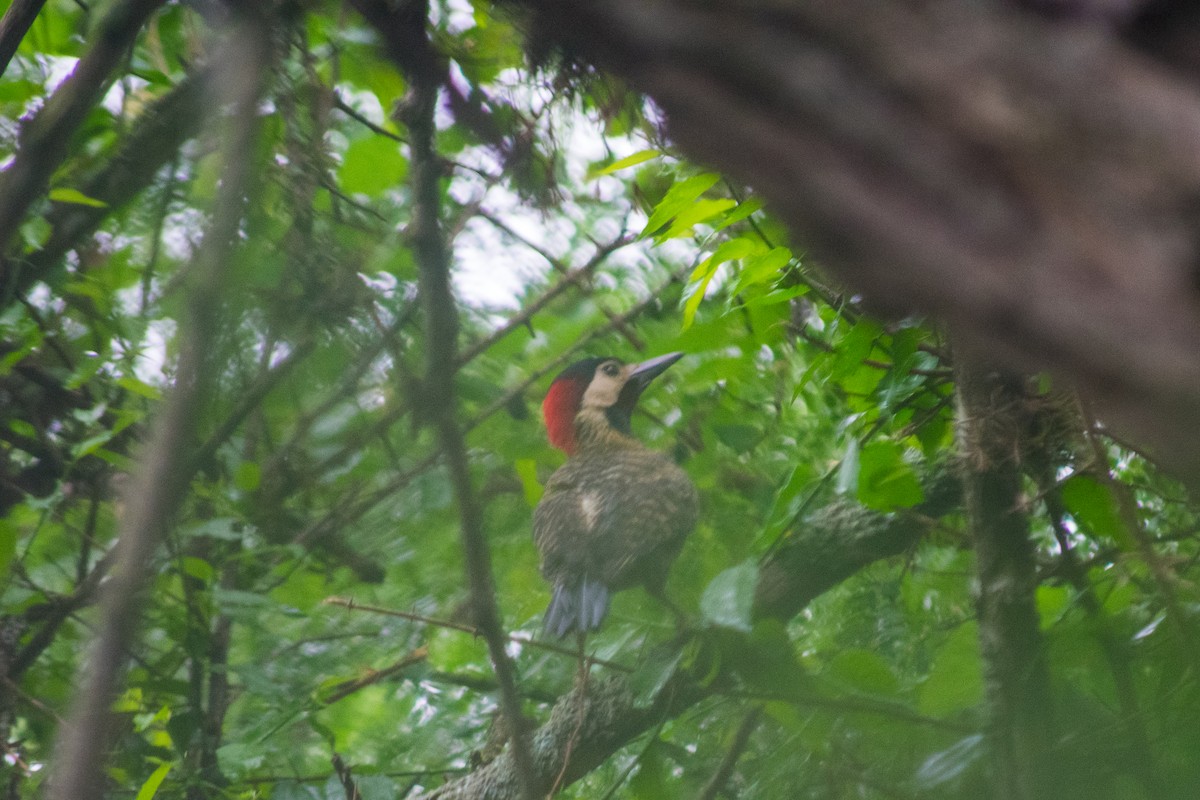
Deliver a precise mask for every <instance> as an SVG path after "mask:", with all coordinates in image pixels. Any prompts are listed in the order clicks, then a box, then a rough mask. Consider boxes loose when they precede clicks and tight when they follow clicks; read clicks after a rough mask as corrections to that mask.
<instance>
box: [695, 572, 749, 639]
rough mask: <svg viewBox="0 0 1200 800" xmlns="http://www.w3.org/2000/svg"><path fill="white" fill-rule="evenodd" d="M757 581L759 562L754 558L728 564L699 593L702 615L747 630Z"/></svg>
mask: <svg viewBox="0 0 1200 800" xmlns="http://www.w3.org/2000/svg"><path fill="white" fill-rule="evenodd" d="M757 584H758V564H756V563H755V562H754V561H753V560H748V561H745V562H743V563H741V564H739V565H738V566H736V567H730V568H729V569H727V570H725V571H724V572H722V573H721V574H719V575H717V577H715V578H713V579H712V582H710V583H709V584H708V586H707V587H706V588H705V589H704V594H703V595H702V596H701V597H700V615H701V617H702V618H703V619H704V621H705V622H706V623H708V624H709V625H714V626H716V627H720V628H732V629H733V630H735V631H743V632H747V633H748V632H749V631H750V629H751V625H750V614H751V611H752V610H753V607H754V588H755V586H757Z"/></svg>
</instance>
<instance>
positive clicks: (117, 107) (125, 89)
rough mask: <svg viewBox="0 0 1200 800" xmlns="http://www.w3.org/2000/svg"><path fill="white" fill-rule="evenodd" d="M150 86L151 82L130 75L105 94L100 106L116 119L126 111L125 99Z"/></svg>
mask: <svg viewBox="0 0 1200 800" xmlns="http://www.w3.org/2000/svg"><path fill="white" fill-rule="evenodd" d="M149 85H150V82H149V81H147V80H144V79H142V78H139V77H138V76H136V75H129V76H127V77H125V78H123V79H122V80H119V81H117V82H116V83H114V84H113V85H112V86H110V87H109V89H108V91H107V92H105V93H104V99H103V100H101V101H100V105H102V106H104V108H105V109H107V110H108V113H110V114H112V115H113V116H114V117H119V116H121V113H122V112H123V111H124V110H125V99H126V97H127V96H128V95H129V94H135V93H137V92H139V91H141V90H142V89H145V88H146V87H147V86H149Z"/></svg>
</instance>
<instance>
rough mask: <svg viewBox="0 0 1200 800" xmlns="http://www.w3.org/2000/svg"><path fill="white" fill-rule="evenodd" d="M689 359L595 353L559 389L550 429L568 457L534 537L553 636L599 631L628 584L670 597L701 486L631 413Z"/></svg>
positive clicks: (548, 402)
mask: <svg viewBox="0 0 1200 800" xmlns="http://www.w3.org/2000/svg"><path fill="white" fill-rule="evenodd" d="M682 357H683V353H670V354H668V355H665V356H659V357H658V358H652V359H650V360H649V361H643V362H641V363H638V364H625V363H622V362H621V361H620V360H618V359H615V358H586V359H584V360H582V361H578V362H576V363H575V364H572V365H571V366H569V367H567V368H566V369H565V370H563V371H562V372H561V373H560V374H559V375H558V377H556V378H555V379H554V382H553V383H552V384H551V385H550V390H549V392H547V394H546V399H545V401H544V402H543V403H542V411H543V413H544V414H545V417H546V430H547V433H548V435H549V439H550V443H551V444H552V445H554V446H555V447H557V448H558V449H560V450H562V451H563V452H565V453H566V454H567V456H568V458H567V462H566V463H565V464H564V465H563V466H562V467H560V468H559V469H558V470H556V471H555V472H554V474H553V475H551V476H550V480H549V481H547V482H546V490H545V493H544V494H543V496H542V499H541V502H539V503H538V505H537V508H536V509H535V510H534V514H533V541H534V543H535V544H536V545H537V549H538V553H539V554H540V555H541V571H542V576H543V577H545V578H546V580H547V581H548V582H549V583H550V584H551V586H552V587H553V596H552V598H551V600H550V606H549V608H547V609H546V617H545V629H546V632H547V633H548V634H550V635H552V636H556V637H559V638H561V637H563V636H565V635H566V634H568V633H570V632H571V631H576V632H577V633H578V634H581V635H582V634H586V633H587V632H588V631H592V630H595V629H597V628H599V627H600V623H601V622H603V621H604V617H605V615H606V614H607V613H608V604H609V599H610V596H611V594H612V593H613V592H617V591H620V590H621V589H626V588H629V587H632V586H638V585H642V586H644V587H645V588H646V590H647V591H648V592H650V593H651V594H652V595H654V596H656V597H659V598H661V599H663V600H664V601H666V598H665V597H664V595H663V587H664V585H665V584H666V580H667V572H668V571H669V570H670V568H671V563H672V562H673V561H674V560H675V557H676V556H677V555H679V551H680V549H681V548H682V547H683V541H684V539H685V538H687V535H688V534H689V533H691V531H692V528H693V527H695V525H696V488H695V487H694V486H693V485H692V482H691V480H689V479H688V476H687V474H686V473H685V472H684V471H683V470H682V469H680V468H679V466H678V465H676V464H675V462H674V461H672V460H671V459H669V458H668V457H666V456H665V455H663V454H662V453H659V452H656V451H654V450H650V449H649V448H647V447H646V446H644V445H643V444H642V443H641V442H639V441H638V440H637V439H635V438H634V437H633V434H632V432H631V430H630V419H631V416H632V414H633V409H634V406H635V405H636V404H637V401H638V398H639V397H640V396H641V394H642V392H643V391H644V390H645V388H646V386H647V385H649V383H650V382H651V381H652V380H654V378H656V377H657V376H658V375H660V374H662V372H663V371H664V370H665V369H666V368H667V367H669V366H671V365H672V364H674V363H675V362H676V361H678V360H679V359H680V358H682ZM668 605H670V604H669V602H668ZM672 610H674V606H672Z"/></svg>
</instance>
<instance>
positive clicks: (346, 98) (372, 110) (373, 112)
mask: <svg viewBox="0 0 1200 800" xmlns="http://www.w3.org/2000/svg"><path fill="white" fill-rule="evenodd" d="M337 93H338V96H339V97H341V98H342V102H344V103H345V104H346V105H348V106H350V108H352V109H354V110H355V112H357V113H358V114H359V116H361V117H363V118H364V119H367V120H370V121H371V122H373V123H374V124H376V125H378V126H379V127H381V128H382V127H383V124H384V123H385V122H387V115H386V114H385V113H384V111H383V104H382V103H380V102H379V97H378V95H376V94H375V93H374V92H372V91H371V90H369V89H358V88H357V87H355V86H352V85H350V84H348V83H340V84H338V88H337Z"/></svg>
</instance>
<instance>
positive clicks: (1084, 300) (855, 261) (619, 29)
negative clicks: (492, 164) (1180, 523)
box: [521, 0, 1200, 483]
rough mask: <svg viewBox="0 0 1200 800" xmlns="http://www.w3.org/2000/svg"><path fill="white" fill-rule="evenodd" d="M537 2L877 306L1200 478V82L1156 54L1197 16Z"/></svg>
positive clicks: (820, 3) (896, 1)
mask: <svg viewBox="0 0 1200 800" xmlns="http://www.w3.org/2000/svg"><path fill="white" fill-rule="evenodd" d="M521 5H522V6H524V7H525V8H527V9H528V10H530V11H531V12H532V13H531V18H532V21H533V30H534V37H535V46H541V47H543V48H545V47H547V46H554V47H558V48H560V49H562V50H564V51H565V52H566V53H567V54H568V55H569V56H570V57H573V58H579V59H585V60H589V61H592V62H594V63H596V64H598V65H599V66H601V67H603V68H605V69H607V70H610V71H612V72H614V73H617V74H619V75H621V76H623V77H625V78H626V79H628V80H629V81H630V82H631V83H632V84H633V85H634V86H636V87H637V88H638V89H641V90H643V91H645V92H647V93H648V94H649V95H650V96H651V97H652V98H653V99H654V100H655V102H656V103H657V104H658V105H659V107H660V108H662V109H663V110H664V111H665V112H666V114H667V118H668V122H669V127H670V133H671V136H672V138H673V140H674V141H676V142H677V143H678V144H679V145H680V146H681V147H682V148H683V149H684V150H685V151H687V152H688V153H689V154H690V155H692V156H693V157H695V158H697V159H699V160H701V161H704V162H707V163H710V164H713V165H714V166H716V167H718V168H720V169H722V170H723V171H725V172H727V173H728V174H730V175H733V176H735V177H737V178H739V179H740V180H743V181H745V182H747V183H749V184H750V185H752V186H753V187H754V188H755V189H757V190H758V191H759V192H761V193H762V194H763V195H764V196H765V197H766V198H767V199H768V200H769V201H770V203H771V205H772V207H773V208H774V210H775V212H776V213H777V214H778V215H780V216H781V217H782V219H783V220H784V221H785V222H786V223H787V224H788V225H789V226H790V227H791V229H792V231H793V232H794V234H795V235H796V239H797V241H798V242H799V243H800V244H802V245H803V246H804V247H805V248H806V249H809V250H810V251H811V252H813V253H814V254H816V255H817V256H818V257H819V258H820V259H821V260H822V263H823V264H824V265H826V266H827V267H828V268H829V269H830V270H831V271H832V272H834V273H835V274H836V275H838V276H839V277H840V278H842V279H843V280H845V281H846V282H847V283H848V284H849V285H850V286H852V287H853V288H854V290H855V291H858V292H861V293H862V294H863V295H864V296H865V297H866V298H867V300H868V301H869V302H870V303H871V304H873V306H874V307H875V308H877V309H880V310H882V311H884V312H889V313H907V312H909V311H912V310H919V311H921V312H925V313H930V314H933V315H936V316H937V317H938V318H940V319H942V320H946V321H948V322H949V323H951V325H952V327H953V328H954V329H955V330H956V332H957V333H958V335H959V340H960V343H963V344H964V345H967V346H969V347H970V348H971V349H972V350H975V351H977V352H987V353H989V354H991V355H992V356H995V357H999V358H1000V359H1001V360H1002V363H1006V364H1008V365H1010V366H1013V365H1015V366H1018V367H1020V368H1022V369H1029V368H1033V369H1041V368H1044V367H1050V368H1052V369H1054V370H1056V371H1057V373H1058V374H1059V375H1062V376H1066V377H1069V378H1070V379H1071V380H1072V381H1074V382H1076V383H1078V384H1079V385H1080V386H1081V387H1082V388H1083V389H1085V390H1086V391H1087V392H1088V393H1089V394H1091V395H1092V396H1094V397H1095V398H1096V400H1097V402H1099V403H1102V406H1103V413H1104V415H1105V417H1106V421H1108V422H1110V423H1119V424H1120V426H1121V427H1122V428H1123V429H1124V430H1125V431H1126V432H1127V433H1129V434H1132V435H1134V436H1135V437H1136V438H1137V439H1138V441H1139V442H1140V443H1141V444H1143V445H1145V446H1148V447H1149V448H1151V449H1152V450H1153V451H1154V452H1155V453H1156V454H1157V455H1158V456H1160V457H1161V458H1162V459H1163V460H1165V461H1167V462H1168V463H1169V464H1170V465H1172V466H1173V467H1174V468H1175V469H1176V471H1177V472H1179V473H1180V474H1182V475H1184V476H1185V477H1187V478H1188V479H1190V480H1191V481H1192V482H1193V483H1196V482H1197V481H1200V439H1198V438H1197V437H1194V436H1183V435H1180V433H1181V432H1184V431H1189V430H1190V429H1191V428H1192V426H1193V425H1194V421H1195V419H1197V418H1198V417H1200V355H1198V354H1200V290H1198V286H1197V285H1198V279H1197V271H1196V264H1197V262H1198V261H1200V237H1198V235H1197V231H1198V230H1200V226H1198V224H1197V223H1198V222H1200V218H1198V211H1200V205H1198V204H1197V198H1200V91H1198V88H1197V84H1196V82H1195V79H1194V78H1193V77H1192V75H1191V74H1189V73H1188V70H1190V69H1191V67H1189V66H1188V65H1187V63H1186V62H1184V63H1182V64H1180V62H1179V60H1178V59H1177V58H1176V57H1175V56H1174V55H1172V54H1171V53H1166V52H1165V51H1164V52H1163V53H1160V54H1157V55H1159V56H1160V59H1159V60H1157V61H1155V60H1152V59H1151V58H1147V52H1149V51H1150V50H1151V49H1152V47H1153V46H1155V45H1152V44H1150V42H1159V43H1162V42H1166V41H1170V40H1174V41H1178V40H1180V39H1185V40H1186V38H1187V35H1188V34H1189V31H1187V30H1182V29H1180V30H1174V31H1171V33H1172V36H1171V37H1163V36H1157V38H1156V37H1153V36H1150V34H1149V33H1147V32H1145V31H1141V30H1138V29H1135V30H1134V31H1132V32H1131V33H1130V36H1131V37H1132V36H1133V34H1134V33H1138V34H1144V35H1142V36H1141V39H1140V41H1141V42H1142V47H1143V49H1142V50H1141V51H1138V50H1135V49H1134V47H1133V46H1132V45H1130V44H1129V43H1127V42H1126V41H1123V40H1121V39H1120V38H1118V34H1117V32H1115V31H1114V30H1113V29H1112V28H1111V27H1107V26H1106V25H1105V24H1104V23H1103V22H1099V23H1098V22H1096V21H1095V20H1096V19H1101V20H1103V19H1105V18H1107V16H1108V15H1107V14H1105V13H1097V14H1093V15H1091V21H1090V22H1085V21H1082V20H1078V19H1072V18H1070V17H1067V18H1065V19H1064V18H1062V17H1060V18H1057V19H1051V18H1049V17H1042V16H1038V15H1037V14H1034V13H1031V12H1030V11H1029V10H1027V9H1025V8H1023V7H1022V5H1023V4H1021V3H1016V2H978V0H933V2H922V3H912V2H902V1H901V0H842V1H840V2H836V3H831V2H826V1H825V0H794V2H786V3H784V2H766V1H765V0H762V1H760V2H733V3H708V2H699V0H586V1H585V0H525V1H524V2H523V3H521ZM1027 5H1034V6H1036V5H1037V4H1032V3H1031V4H1027ZM1074 5H1075V6H1079V7H1088V6H1092V5H1095V4H1094V3H1093V4H1089V3H1076V4H1074ZM1126 5H1127V6H1128V7H1129V8H1136V6H1132V5H1128V4H1126ZM1104 7H1105V8H1107V5H1105V6H1104ZM1176 7H1179V8H1182V6H1180V4H1178V3H1170V2H1166V3H1159V4H1157V5H1156V7H1155V13H1156V14H1166V13H1168V12H1170V11H1172V10H1173V9H1175V8H1176ZM1101 10H1103V9H1100V8H1099V7H1098V12H1099V11H1101ZM1179 14H1180V15H1183V11H1182V10H1180V11H1179ZM1157 18H1158V17H1156V19H1157ZM1181 24H1182V23H1181ZM1193 35H1194V34H1193ZM1158 46H1160V47H1164V46H1165V45H1163V44H1160V45H1158ZM1177 51H1178V48H1177V47H1176V46H1175V45H1172V52H1177ZM1192 61H1195V58H1194V57H1193V59H1192ZM1172 64H1180V65H1179V66H1172Z"/></svg>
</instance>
